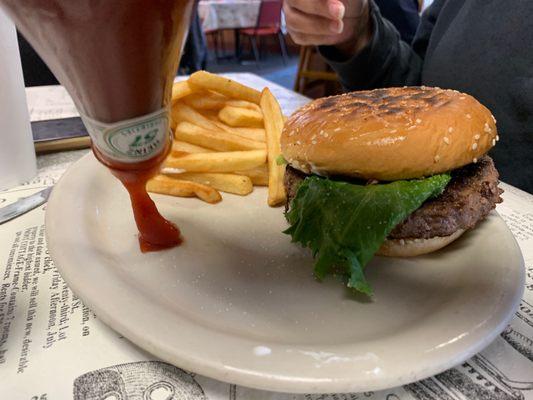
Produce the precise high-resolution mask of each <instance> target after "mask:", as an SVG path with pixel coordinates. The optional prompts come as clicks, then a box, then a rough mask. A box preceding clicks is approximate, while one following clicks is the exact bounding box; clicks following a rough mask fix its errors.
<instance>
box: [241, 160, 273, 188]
mask: <svg viewBox="0 0 533 400" xmlns="http://www.w3.org/2000/svg"><path fill="white" fill-rule="evenodd" d="M235 173H236V174H237V175H244V176H247V177H249V178H250V179H251V180H252V183H253V184H254V185H255V186H268V166H267V165H266V164H265V165H261V166H260V167H256V168H252V169H248V170H246V171H235Z"/></svg>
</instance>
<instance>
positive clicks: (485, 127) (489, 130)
mask: <svg viewBox="0 0 533 400" xmlns="http://www.w3.org/2000/svg"><path fill="white" fill-rule="evenodd" d="M483 130H484V131H485V132H487V133H490V132H491V131H492V129H490V126H489V124H487V123H486V122H485V126H484V127H483Z"/></svg>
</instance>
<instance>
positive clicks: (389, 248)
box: [376, 229, 464, 257]
mask: <svg viewBox="0 0 533 400" xmlns="http://www.w3.org/2000/svg"><path fill="white" fill-rule="evenodd" d="M463 233H464V229H459V230H458V231H455V232H454V233H452V234H451V235H449V236H436V237H433V238H430V239H388V240H385V242H384V243H383V244H382V245H381V247H380V248H379V250H378V252H377V253H376V255H378V256H385V257H414V256H420V255H422V254H428V253H432V252H434V251H437V250H439V249H442V248H443V247H444V246H447V245H449V244H450V243H451V242H453V241H454V240H456V239H457V238H458V237H459V236H461V235H462V234H463Z"/></svg>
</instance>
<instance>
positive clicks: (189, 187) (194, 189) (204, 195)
mask: <svg viewBox="0 0 533 400" xmlns="http://www.w3.org/2000/svg"><path fill="white" fill-rule="evenodd" d="M146 190H147V191H148V192H152V193H159V194H166V195H169V196H177V197H194V196H196V197H198V198H199V199H201V200H203V201H205V202H206V203H210V204H214V203H218V202H219V201H220V200H222V196H220V193H219V192H218V191H217V190H216V189H213V188H212V187H209V186H206V185H202V184H201V183H197V182H189V181H184V180H180V179H174V178H170V177H168V176H164V175H157V176H155V177H154V178H152V179H150V180H149V181H148V183H147V184H146Z"/></svg>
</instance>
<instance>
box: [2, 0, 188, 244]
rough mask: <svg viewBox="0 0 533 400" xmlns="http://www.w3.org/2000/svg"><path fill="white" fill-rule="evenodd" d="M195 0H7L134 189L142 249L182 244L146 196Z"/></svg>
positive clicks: (102, 152)
mask: <svg viewBox="0 0 533 400" xmlns="http://www.w3.org/2000/svg"><path fill="white" fill-rule="evenodd" d="M193 3H194V0H113V1H109V0H100V1H94V0H0V7H2V8H3V9H4V10H5V11H6V12H7V14H8V15H9V16H10V17H11V18H12V19H13V21H14V22H15V24H16V25H17V28H18V29H19V31H20V32H21V33H22V34H23V35H24V36H25V37H26V39H27V40H28V41H29V42H30V43H31V44H32V46H33V47H34V48H35V50H36V51H37V52H38V53H39V55H40V56H41V58H42V59H43V60H44V61H45V62H46V63H47V64H48V66H49V67H50V69H51V70H52V71H53V73H54V74H55V76H56V77H57V78H58V80H59V81H60V82H61V84H62V85H63V86H65V88H66V89H67V90H68V92H69V94H70V95H71V96H72V99H73V100H74V103H75V104H76V107H77V108H78V111H79V112H80V115H81V117H82V119H83V121H84V123H85V125H86V127H87V131H88V132H89V134H90V136H91V140H92V149H93V152H94V154H95V156H96V158H97V159H98V160H99V161H100V162H101V163H102V164H104V165H105V166H106V167H108V168H109V170H110V171H111V173H112V174H113V175H114V176H115V177H117V178H118V179H119V180H120V181H121V182H122V184H123V185H124V187H125V188H126V190H127V191H128V193H129V195H130V199H131V205H132V208H133V215H134V218H135V222H136V224H137V228H138V230H139V243H140V247H141V251H143V252H146V251H154V250H160V249H165V248H169V247H173V246H177V245H179V244H180V243H181V236H180V231H179V229H178V228H177V227H176V226H175V225H174V224H173V223H171V222H169V221H167V220H166V219H165V218H163V217H162V216H161V214H160V213H159V212H158V210H157V208H156V206H155V203H154V202H153V201H152V199H151V198H150V197H149V195H148V193H147V192H146V182H147V181H148V179H150V178H151V177H152V176H154V175H155V174H156V173H157V172H158V171H159V168H160V167H161V165H162V162H163V160H164V159H165V157H166V156H167V154H168V152H169V149H170V144H171V136H170V101H171V93H172V83H173V79H174V76H175V73H176V70H177V66H178V62H179V58H180V53H181V50H182V47H183V44H184V40H185V37H186V33H187V31H188V26H189V22H190V14H191V8H192V5H193Z"/></svg>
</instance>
